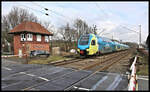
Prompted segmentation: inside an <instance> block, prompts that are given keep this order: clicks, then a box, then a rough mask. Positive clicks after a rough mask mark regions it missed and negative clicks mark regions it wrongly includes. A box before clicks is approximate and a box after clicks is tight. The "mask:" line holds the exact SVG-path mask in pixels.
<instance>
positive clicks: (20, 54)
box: [19, 49, 22, 58]
mask: <svg viewBox="0 0 150 92" xmlns="http://www.w3.org/2000/svg"><path fill="white" fill-rule="evenodd" d="M19 57H20V58H21V57H22V49H19Z"/></svg>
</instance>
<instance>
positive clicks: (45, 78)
mask: <svg viewBox="0 0 150 92" xmlns="http://www.w3.org/2000/svg"><path fill="white" fill-rule="evenodd" d="M38 78H40V79H43V80H45V81H49V80H48V79H46V78H44V77H38Z"/></svg>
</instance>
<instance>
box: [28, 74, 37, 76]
mask: <svg viewBox="0 0 150 92" xmlns="http://www.w3.org/2000/svg"><path fill="white" fill-rule="evenodd" d="M27 75H29V76H36V75H33V74H27Z"/></svg>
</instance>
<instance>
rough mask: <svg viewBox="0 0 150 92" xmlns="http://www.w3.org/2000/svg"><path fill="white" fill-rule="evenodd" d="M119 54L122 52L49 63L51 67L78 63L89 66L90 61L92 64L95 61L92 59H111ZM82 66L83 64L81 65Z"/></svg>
mask: <svg viewBox="0 0 150 92" xmlns="http://www.w3.org/2000/svg"><path fill="white" fill-rule="evenodd" d="M117 53H120V52H115V53H110V54H107V55H102V56H98V57H94V56H93V57H90V58H86V57H76V58H73V59H68V60H61V61H56V62H51V63H49V64H50V65H54V66H64V67H65V66H66V65H70V64H74V63H75V64H76V63H78V62H82V63H83V64H88V61H89V62H91V61H93V60H92V59H95V60H99V59H101V60H103V59H105V58H107V57H110V56H112V55H113V54H117ZM80 65H82V64H80Z"/></svg>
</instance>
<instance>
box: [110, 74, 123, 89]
mask: <svg viewBox="0 0 150 92" xmlns="http://www.w3.org/2000/svg"><path fill="white" fill-rule="evenodd" d="M121 80H122V78H121V77H120V75H117V76H116V78H115V80H114V81H113V83H111V85H109V87H108V88H107V90H113V89H115V88H116V87H117V86H118V84H119V83H120V81H121Z"/></svg>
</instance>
